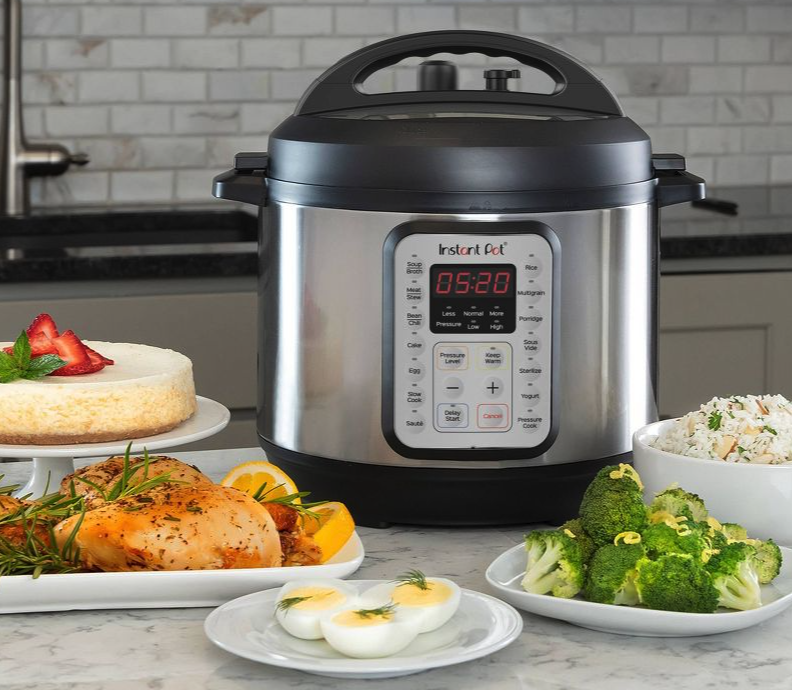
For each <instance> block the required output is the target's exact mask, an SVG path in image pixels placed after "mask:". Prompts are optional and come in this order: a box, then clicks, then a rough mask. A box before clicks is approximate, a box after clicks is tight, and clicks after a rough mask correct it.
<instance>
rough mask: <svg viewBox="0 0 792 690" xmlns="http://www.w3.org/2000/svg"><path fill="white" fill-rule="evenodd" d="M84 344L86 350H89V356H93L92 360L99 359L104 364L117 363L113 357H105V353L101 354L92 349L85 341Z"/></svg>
mask: <svg viewBox="0 0 792 690" xmlns="http://www.w3.org/2000/svg"><path fill="white" fill-rule="evenodd" d="M83 346H84V347H85V349H86V350H88V356H89V357H90V358H91V361H92V362H94V361H99V362H101V363H102V364H104V365H109V364H115V362H114V361H113V360H112V359H109V358H108V357H105V356H104V355H103V354H100V353H99V352H97V351H96V350H92V349H91V348H90V347H88V346H87V345H86V344H85V343H83Z"/></svg>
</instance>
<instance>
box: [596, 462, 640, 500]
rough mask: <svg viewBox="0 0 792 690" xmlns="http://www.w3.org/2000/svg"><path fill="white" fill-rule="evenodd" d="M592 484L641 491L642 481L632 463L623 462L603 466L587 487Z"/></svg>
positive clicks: (619, 489)
mask: <svg viewBox="0 0 792 690" xmlns="http://www.w3.org/2000/svg"><path fill="white" fill-rule="evenodd" d="M592 486H597V487H599V488H607V489H613V490H616V491H627V492H630V493H641V492H642V491H643V483H642V482H641V478H640V477H639V476H638V472H636V471H635V468H634V467H633V466H632V465H627V464H625V463H622V464H620V465H608V466H607V467H603V468H602V469H601V470H600V471H599V472H597V475H596V476H595V477H594V479H592V480H591V484H589V487H592Z"/></svg>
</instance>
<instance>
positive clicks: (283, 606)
mask: <svg viewBox="0 0 792 690" xmlns="http://www.w3.org/2000/svg"><path fill="white" fill-rule="evenodd" d="M309 599H313V597H310V596H308V597H288V598H286V599H281V600H280V601H279V602H278V605H277V606H276V607H275V608H276V609H278V611H283V612H284V613H288V612H289V609H291V607H292V606H297V604H301V603H302V602H304V601H308V600H309Z"/></svg>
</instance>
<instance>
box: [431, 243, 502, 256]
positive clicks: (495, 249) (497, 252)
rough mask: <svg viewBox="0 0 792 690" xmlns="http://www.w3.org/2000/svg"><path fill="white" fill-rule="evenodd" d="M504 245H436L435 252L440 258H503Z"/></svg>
mask: <svg viewBox="0 0 792 690" xmlns="http://www.w3.org/2000/svg"><path fill="white" fill-rule="evenodd" d="M506 244H507V243H506V242H501V243H500V244H492V243H491V242H488V243H487V244H484V245H481V244H438V245H437V252H438V254H440V256H503V255H504V254H505V253H506Z"/></svg>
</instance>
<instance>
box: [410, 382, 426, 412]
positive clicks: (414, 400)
mask: <svg viewBox="0 0 792 690" xmlns="http://www.w3.org/2000/svg"><path fill="white" fill-rule="evenodd" d="M424 402H426V393H425V392H424V389H423V388H419V387H418V386H414V387H412V388H408V389H407V405H409V406H410V407H420V406H421V405H423V404H424Z"/></svg>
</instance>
